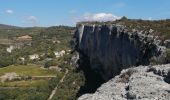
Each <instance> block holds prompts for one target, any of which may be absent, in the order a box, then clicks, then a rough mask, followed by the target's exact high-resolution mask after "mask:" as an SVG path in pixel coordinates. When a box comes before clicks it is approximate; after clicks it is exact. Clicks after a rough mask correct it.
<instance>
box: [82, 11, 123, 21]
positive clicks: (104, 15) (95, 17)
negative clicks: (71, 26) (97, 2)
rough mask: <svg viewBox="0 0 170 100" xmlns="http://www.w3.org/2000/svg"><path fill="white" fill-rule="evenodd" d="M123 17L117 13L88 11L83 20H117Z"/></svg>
mask: <svg viewBox="0 0 170 100" xmlns="http://www.w3.org/2000/svg"><path fill="white" fill-rule="evenodd" d="M120 18H121V17H118V16H116V15H113V14H111V13H96V14H91V13H86V14H85V15H84V16H83V18H82V20H83V21H115V20H116V19H120Z"/></svg>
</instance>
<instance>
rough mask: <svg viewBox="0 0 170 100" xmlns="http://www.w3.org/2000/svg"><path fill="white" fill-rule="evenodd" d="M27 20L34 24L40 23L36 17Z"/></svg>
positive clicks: (29, 17)
mask: <svg viewBox="0 0 170 100" xmlns="http://www.w3.org/2000/svg"><path fill="white" fill-rule="evenodd" d="M27 20H28V21H30V22H32V23H36V22H37V21H38V19H37V17H36V16H28V17H27Z"/></svg>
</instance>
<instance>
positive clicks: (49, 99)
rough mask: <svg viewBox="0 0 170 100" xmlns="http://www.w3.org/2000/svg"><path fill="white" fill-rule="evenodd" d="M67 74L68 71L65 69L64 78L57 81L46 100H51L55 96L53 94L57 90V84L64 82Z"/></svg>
mask: <svg viewBox="0 0 170 100" xmlns="http://www.w3.org/2000/svg"><path fill="white" fill-rule="evenodd" d="M67 73H68V69H66V72H65V74H64V76H63V77H62V78H61V80H60V81H59V83H58V84H57V85H56V87H55V88H54V90H53V91H52V92H51V94H50V96H49V98H48V99H47V100H51V99H52V98H53V96H54V95H55V93H56V91H57V88H58V86H59V84H60V83H63V82H64V79H65V77H66V75H67Z"/></svg>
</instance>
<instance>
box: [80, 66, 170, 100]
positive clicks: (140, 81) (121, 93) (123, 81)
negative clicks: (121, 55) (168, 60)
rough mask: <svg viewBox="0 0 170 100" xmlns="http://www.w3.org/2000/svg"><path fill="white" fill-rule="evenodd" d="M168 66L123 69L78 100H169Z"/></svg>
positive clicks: (169, 69) (169, 71) (169, 70)
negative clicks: (93, 91)
mask: <svg viewBox="0 0 170 100" xmlns="http://www.w3.org/2000/svg"><path fill="white" fill-rule="evenodd" d="M169 99H170V64H167V65H156V66H139V67H136V68H129V69H125V70H123V71H122V72H121V74H120V75H118V76H116V77H115V78H113V79H111V80H110V81H108V82H107V83H104V84H103V85H102V86H101V87H100V88H98V89H97V91H96V92H95V93H94V94H85V95H83V96H81V97H80V98H79V99H78V100H169Z"/></svg>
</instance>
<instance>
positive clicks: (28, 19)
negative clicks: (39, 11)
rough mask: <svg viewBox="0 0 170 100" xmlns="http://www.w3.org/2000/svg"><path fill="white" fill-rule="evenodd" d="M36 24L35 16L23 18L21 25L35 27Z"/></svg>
mask: <svg viewBox="0 0 170 100" xmlns="http://www.w3.org/2000/svg"><path fill="white" fill-rule="evenodd" d="M37 23H38V18H37V17H36V16H26V17H24V19H23V21H22V24H24V25H29V26H30V25H31V26H36V25H37Z"/></svg>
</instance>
